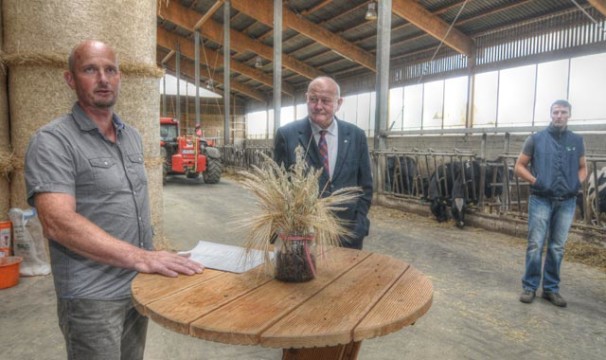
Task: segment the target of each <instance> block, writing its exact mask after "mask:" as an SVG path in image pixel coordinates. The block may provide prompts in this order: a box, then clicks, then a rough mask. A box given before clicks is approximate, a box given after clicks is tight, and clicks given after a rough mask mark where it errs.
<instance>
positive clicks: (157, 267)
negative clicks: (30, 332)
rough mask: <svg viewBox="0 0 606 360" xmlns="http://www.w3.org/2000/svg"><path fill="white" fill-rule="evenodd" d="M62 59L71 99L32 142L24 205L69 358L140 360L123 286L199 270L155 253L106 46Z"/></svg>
mask: <svg viewBox="0 0 606 360" xmlns="http://www.w3.org/2000/svg"><path fill="white" fill-rule="evenodd" d="M68 63H69V70H68V71H66V72H65V75H64V77H65V81H66V82H67V84H68V86H69V87H70V88H72V89H73V90H74V91H75V92H76V95H77V98H78V101H77V102H76V104H75V105H74V106H73V108H72V112H71V113H69V114H67V115H65V116H62V117H60V118H58V119H55V120H53V121H52V122H51V123H49V124H47V125H45V126H43V127H42V128H40V129H39V130H38V131H37V132H36V134H34V136H33V137H32V139H31V140H30V144H29V147H28V150H27V154H26V158H25V180H26V186H27V196H28V199H27V200H28V203H29V204H30V205H32V206H35V207H36V209H37V211H38V215H39V218H40V221H41V222H42V225H43V228H44V233H45V235H46V236H47V237H48V238H49V248H50V254H51V268H52V272H53V278H54V282H55V290H56V294H57V309H58V317H59V326H60V328H61V330H62V332H63V335H64V337H65V341H66V348H67V353H68V358H69V359H142V358H143V350H144V347H145V337H146V330H147V319H146V318H144V317H142V316H141V315H139V314H138V312H137V311H136V310H135V309H134V307H133V305H132V300H131V294H130V285H131V281H132V280H133V278H134V277H135V275H136V274H137V272H145V273H160V274H163V275H166V276H177V274H179V273H181V274H187V275H192V274H195V273H200V272H202V270H203V267H202V266H201V265H200V264H198V263H196V262H194V261H191V260H189V259H187V258H186V257H182V256H178V255H176V254H173V253H169V252H166V251H154V250H153V244H152V227H151V220H150V205H149V196H148V188H147V177H146V174H145V167H144V163H143V146H142V142H141V137H140V135H139V133H138V132H137V131H136V130H135V129H134V128H132V127H130V126H128V125H126V124H125V123H123V122H122V120H121V119H120V118H119V117H118V116H117V115H116V114H115V113H114V112H113V107H114V104H115V103H116V100H117V97H118V93H119V90H120V81H121V75H120V70H119V66H118V60H117V57H116V54H115V53H114V51H113V49H111V48H110V47H109V46H108V45H106V44H104V43H102V42H99V41H91V40H88V41H84V42H82V43H80V44H78V45H77V46H76V47H75V48H74V49H73V50H72V52H71V54H70V56H69V59H68Z"/></svg>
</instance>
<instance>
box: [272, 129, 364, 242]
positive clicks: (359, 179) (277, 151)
mask: <svg viewBox="0 0 606 360" xmlns="http://www.w3.org/2000/svg"><path fill="white" fill-rule="evenodd" d="M336 121H337V127H338V132H339V135H338V137H339V148H338V150H337V160H336V163H335V168H334V171H333V178H332V181H330V179H329V176H328V174H327V173H326V171H324V172H323V174H322V176H321V177H320V184H319V185H320V189H326V191H325V193H323V194H322V196H323V197H325V196H328V195H330V193H332V192H333V191H335V190H337V189H341V188H344V187H348V186H359V187H361V188H362V191H363V194H362V196H361V197H360V198H359V199H358V201H357V202H356V203H352V204H348V205H347V209H346V210H343V211H339V212H338V213H337V216H339V217H340V218H342V219H344V220H347V222H348V228H349V230H350V231H351V232H352V233H353V236H352V237H349V238H344V239H341V242H342V245H343V246H344V247H350V248H356V249H361V248H362V241H363V239H364V237H365V236H366V235H368V229H369V227H370V221H369V220H368V210H369V209H370V203H371V201H372V170H371V167H370V155H369V153H368V143H367V140H366V134H364V131H362V129H360V128H358V127H357V126H355V125H353V124H350V123H348V122H345V121H341V120H336ZM298 145H301V146H303V149H304V150H306V154H307V162H308V164H309V165H310V166H312V167H314V168H316V169H320V168H322V161H321V160H320V152H319V150H318V145H317V144H316V141H315V140H314V139H313V132H312V129H311V125H310V123H309V119H308V118H305V119H302V120H297V121H295V122H292V123H290V124H287V125H284V126H282V127H280V128H279V129H278V131H277V133H276V138H275V142H274V160H275V161H276V162H277V163H278V164H284V166H285V167H286V169H289V168H290V167H291V166H292V165H294V163H295V161H296V158H295V148H296V147H297V146H298ZM327 183H329V184H328V186H326V184H327Z"/></svg>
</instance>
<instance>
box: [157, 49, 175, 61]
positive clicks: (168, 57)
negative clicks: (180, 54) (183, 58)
mask: <svg viewBox="0 0 606 360" xmlns="http://www.w3.org/2000/svg"><path fill="white" fill-rule="evenodd" d="M176 53H177V52H176V51H175V50H171V51H169V52H168V54H166V56H165V57H163V58H162V60H160V64H164V63H165V62H167V61H168V59H170V58H171V57H173V55H175V54H176Z"/></svg>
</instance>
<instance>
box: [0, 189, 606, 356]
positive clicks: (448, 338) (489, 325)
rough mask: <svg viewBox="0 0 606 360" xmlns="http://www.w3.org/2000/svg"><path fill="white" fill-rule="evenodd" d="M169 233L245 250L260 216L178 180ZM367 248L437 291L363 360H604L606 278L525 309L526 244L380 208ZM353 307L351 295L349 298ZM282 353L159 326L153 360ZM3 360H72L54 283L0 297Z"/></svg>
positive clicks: (244, 204)
mask: <svg viewBox="0 0 606 360" xmlns="http://www.w3.org/2000/svg"><path fill="white" fill-rule="evenodd" d="M164 205H165V231H166V236H167V237H168V238H169V239H171V240H172V243H173V245H174V246H175V248H177V249H180V250H181V249H189V248H191V247H193V246H194V244H195V243H197V241H198V240H210V241H216V242H222V243H226V244H234V245H241V244H242V230H238V229H237V227H236V226H234V223H233V221H234V220H235V219H234V215H236V214H246V213H248V212H252V211H254V207H253V204H252V201H251V197H250V196H249V195H248V194H247V193H246V192H245V191H243V190H242V189H241V188H240V187H238V186H237V184H236V183H235V182H234V181H233V180H230V179H222V180H221V182H220V183H219V184H216V185H205V184H198V183H195V182H192V181H187V180H186V179H182V178H173V179H172V181H170V182H168V183H167V184H166V186H165V188H164ZM371 221H372V225H371V234H370V236H369V237H368V238H367V239H366V241H365V249H366V250H369V251H374V252H381V253H384V254H389V255H391V256H394V257H396V258H399V259H402V260H405V261H407V262H409V263H411V264H412V265H413V266H415V267H416V268H418V269H419V270H421V271H422V272H424V273H425V274H426V275H428V276H429V278H430V279H431V280H432V282H433V286H434V291H435V292H434V303H433V306H432V307H431V309H430V310H429V312H428V313H427V314H426V315H425V316H424V317H422V318H421V319H420V320H419V321H418V322H417V323H416V324H415V325H414V326H411V327H407V328H404V329H402V330H400V331H398V332H395V333H393V334H390V335H388V336H384V337H381V338H376V339H371V340H366V341H364V342H363V344H362V349H361V352H360V355H359V358H360V359H368V360H380V359H385V360H388V359H389V360H392V359H404V358H409V359H516V360H517V359H520V358H532V359H603V358H606V273H604V272H602V271H599V270H597V269H595V268H591V267H588V266H585V265H580V264H576V263H571V262H564V265H563V268H562V284H561V288H562V290H561V292H562V294H563V296H564V297H565V298H566V299H567V300H568V302H569V305H568V308H565V309H562V308H557V307H555V306H553V305H551V304H549V303H547V302H546V301H544V300H542V299H540V298H538V299H537V300H535V302H534V303H533V304H531V305H525V304H522V303H520V302H519V301H518V295H519V292H520V277H521V275H522V270H523V264H524V250H525V245H524V244H525V241H524V240H523V239H517V238H512V237H510V236H506V235H502V234H499V233H493V232H488V231H484V230H479V229H473V228H469V227H468V228H466V229H464V230H459V229H457V228H456V227H455V226H454V225H452V224H437V223H436V222H434V221H433V220H431V219H429V218H424V217H420V216H416V215H410V214H403V213H401V212H399V211H394V210H389V209H385V208H380V207H374V208H373V209H372V212H371ZM344 296H345V295H344ZM280 356H281V351H280V350H278V349H266V348H261V347H253V346H233V345H224V344H219V343H213V342H207V341H203V340H199V339H196V338H192V337H189V336H185V335H180V334H176V333H173V332H171V331H168V330H166V329H164V328H162V327H160V326H158V325H156V324H154V323H151V322H150V328H149V332H148V343H147V347H146V353H145V359H147V360H165V359H192V360H193V359H208V360H211V359H280ZM0 359H7V360H8V359H28V360H29V359H46V360H53V359H65V350H64V345H63V338H62V335H61V333H60V331H59V328H58V326H57V320H56V314H55V297H54V290H53V285H52V279H51V277H50V276H46V277H34V278H22V279H21V282H20V284H19V285H18V286H16V287H14V288H10V289H4V290H0Z"/></svg>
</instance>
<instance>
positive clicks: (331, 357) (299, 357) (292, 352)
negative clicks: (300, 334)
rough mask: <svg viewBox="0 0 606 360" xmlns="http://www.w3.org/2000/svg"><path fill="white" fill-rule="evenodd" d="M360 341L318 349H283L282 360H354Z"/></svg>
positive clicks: (356, 356)
mask: <svg viewBox="0 0 606 360" xmlns="http://www.w3.org/2000/svg"><path fill="white" fill-rule="evenodd" d="M361 345H362V342H361V341H353V342H350V343H349V344H346V345H337V346H327V347H319V348H304V349H283V350H282V360H356V359H357V358H358V352H359V351H360V346H361Z"/></svg>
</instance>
